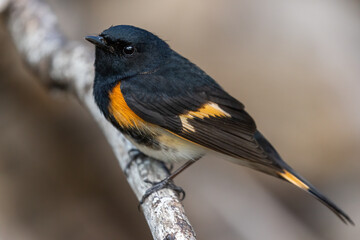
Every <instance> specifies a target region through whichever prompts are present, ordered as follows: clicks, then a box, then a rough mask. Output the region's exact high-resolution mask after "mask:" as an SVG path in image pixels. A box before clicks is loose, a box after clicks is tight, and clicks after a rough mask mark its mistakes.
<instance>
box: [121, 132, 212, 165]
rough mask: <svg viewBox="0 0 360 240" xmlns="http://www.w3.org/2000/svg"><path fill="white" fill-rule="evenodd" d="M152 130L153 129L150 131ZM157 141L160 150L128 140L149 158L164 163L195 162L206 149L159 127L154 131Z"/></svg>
mask: <svg viewBox="0 0 360 240" xmlns="http://www.w3.org/2000/svg"><path fill="white" fill-rule="evenodd" d="M152 130H154V129H152ZM156 133H157V134H158V136H157V141H158V142H159V143H160V149H154V148H151V147H148V146H145V145H140V144H138V143H136V142H135V141H133V140H132V139H131V137H128V139H129V140H130V141H131V142H132V143H133V144H134V145H135V146H136V147H137V148H138V149H139V150H140V151H141V152H143V153H145V154H146V155H148V156H149V157H152V158H155V159H158V160H161V161H164V162H180V163H181V162H186V161H188V160H197V159H199V158H200V157H202V156H203V155H204V154H205V152H206V149H205V148H203V147H201V146H200V145H197V144H195V143H192V142H189V141H186V140H184V139H182V138H181V137H178V136H176V135H174V134H172V133H170V132H168V131H166V130H164V129H162V128H160V127H158V128H157V129H156Z"/></svg>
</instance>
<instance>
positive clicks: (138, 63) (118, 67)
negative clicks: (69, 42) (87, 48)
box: [85, 25, 171, 80]
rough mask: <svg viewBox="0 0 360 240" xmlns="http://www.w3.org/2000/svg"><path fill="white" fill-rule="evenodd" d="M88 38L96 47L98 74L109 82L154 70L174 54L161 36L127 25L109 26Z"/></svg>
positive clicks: (96, 68)
mask: <svg viewBox="0 0 360 240" xmlns="http://www.w3.org/2000/svg"><path fill="white" fill-rule="evenodd" d="M85 39H86V40H88V41H89V42H91V43H93V44H94V45H95V46H96V56H95V70H96V75H98V76H101V77H103V78H104V77H105V78H107V79H113V80H120V79H123V78H126V77H129V76H133V75H136V74H139V73H144V72H150V71H153V70H155V69H156V68H157V67H159V66H160V65H162V64H163V63H165V62H166V60H167V58H168V57H169V56H170V54H171V49H170V48H169V46H168V45H167V44H166V43H165V42H164V41H163V40H161V39H160V38H159V37H157V36H155V35H154V34H152V33H150V32H148V31H146V30H144V29H140V28H137V27H133V26H128V25H119V26H114V27H110V28H109V29H107V30H105V31H103V32H102V33H101V34H99V35H98V36H87V37H86V38H85ZM98 76H97V77H98Z"/></svg>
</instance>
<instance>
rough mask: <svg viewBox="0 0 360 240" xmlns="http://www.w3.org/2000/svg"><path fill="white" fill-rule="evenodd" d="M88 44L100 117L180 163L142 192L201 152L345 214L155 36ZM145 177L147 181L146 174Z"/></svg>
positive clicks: (94, 39)
mask: <svg viewBox="0 0 360 240" xmlns="http://www.w3.org/2000/svg"><path fill="white" fill-rule="evenodd" d="M85 39H86V40H87V41H89V42H90V43H92V44H94V45H95V62H94V67H95V78H94V84H93V95H94V99H95V102H96V104H97V106H98V107H99V109H100V111H101V112H102V114H103V115H104V117H105V118H106V119H107V120H108V121H109V122H111V123H112V125H113V126H114V127H115V128H117V130H119V131H120V132H121V133H122V134H123V135H124V136H125V137H126V138H127V139H128V140H129V141H130V142H131V143H132V144H133V145H134V146H135V147H136V148H137V149H138V150H139V151H140V153H142V154H145V155H147V156H149V157H151V158H153V159H156V160H160V161H162V162H165V163H182V164H183V165H182V166H181V167H179V168H178V169H177V170H175V171H174V172H173V173H171V174H170V175H169V176H168V177H167V178H165V179H164V180H163V181H161V182H158V183H152V184H153V186H152V187H151V188H149V189H148V191H146V193H145V194H144V196H143V198H142V200H141V203H142V202H143V201H145V200H146V198H147V197H148V196H149V195H150V194H152V193H153V192H156V191H158V190H159V189H162V188H165V187H170V188H171V187H172V188H174V189H175V190H178V191H180V192H181V191H182V190H179V188H176V186H175V187H174V185H172V184H171V180H173V178H175V176H177V175H178V174H179V173H181V172H182V171H183V170H184V169H186V168H187V167H189V166H190V165H192V164H193V163H194V162H196V161H197V160H198V159H200V158H201V157H202V156H203V155H205V154H206V153H207V152H217V153H220V154H223V155H225V156H226V158H229V159H231V161H232V162H234V163H237V164H239V165H243V166H246V167H249V168H251V169H254V170H257V171H260V172H263V173H266V174H268V175H271V176H274V177H276V178H280V179H282V180H285V181H286V182H289V183H291V184H293V185H295V186H296V187H298V188H300V189H302V190H303V191H305V192H307V193H309V194H310V195H311V196H313V197H314V198H315V199H317V200H319V201H320V202H321V203H323V204H324V205H325V206H326V207H328V208H329V209H330V210H331V211H332V212H333V213H335V215H336V216H338V217H339V218H340V219H341V220H342V221H343V222H344V223H345V224H348V223H350V224H352V225H354V222H353V221H352V220H351V218H350V217H349V216H348V215H347V214H346V213H345V212H344V211H342V210H341V209H340V208H339V207H337V206H336V205H335V204H334V203H333V202H331V201H330V200H329V199H328V198H327V197H325V196H324V195H323V194H322V193H320V192H319V191H318V190H317V189H316V188H315V187H314V186H312V185H311V184H310V183H309V182H308V181H307V180H305V179H304V178H303V177H301V176H300V175H299V174H298V173H296V172H295V171H294V170H293V169H292V168H291V167H290V166H289V165H288V164H287V163H285V161H284V160H283V159H282V158H281V156H280V155H279V153H278V152H277V151H276V150H275V148H274V147H273V146H272V145H271V144H270V142H269V141H268V140H267V139H266V138H265V137H264V136H263V135H262V133H261V132H260V131H259V130H258V129H257V126H256V124H255V122H254V120H253V118H252V117H251V116H250V115H249V114H248V113H247V112H246V111H245V106H244V105H243V104H242V103H241V102H240V101H238V100H237V99H235V98H234V97H232V96H231V95H230V94H229V93H227V92H226V91H225V90H224V89H223V88H222V87H221V86H220V85H219V84H218V83H217V82H216V81H215V80H214V79H213V78H212V77H210V76H209V75H208V74H207V73H206V72H204V71H203V70H202V69H200V68H199V67H198V66H197V65H195V64H194V63H192V62H191V61H189V60H188V59H186V58H185V57H183V56H181V55H180V54H179V53H177V52H176V51H174V50H172V49H171V48H170V46H169V45H168V44H167V42H165V41H164V40H162V39H161V38H159V37H158V36H157V35H155V34H153V33H151V32H149V31H147V30H145V29H142V28H138V27H135V26H131V25H117V26H111V27H110V28H108V29H106V30H104V31H103V32H102V33H100V34H99V35H95V36H86V37H85ZM148 182H150V181H148Z"/></svg>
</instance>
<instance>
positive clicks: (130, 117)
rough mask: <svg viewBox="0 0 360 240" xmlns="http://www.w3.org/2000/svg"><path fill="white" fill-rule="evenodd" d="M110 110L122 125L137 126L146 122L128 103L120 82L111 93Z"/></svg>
mask: <svg viewBox="0 0 360 240" xmlns="http://www.w3.org/2000/svg"><path fill="white" fill-rule="evenodd" d="M109 99H110V104H109V112H110V113H111V114H112V115H113V117H114V118H115V120H116V121H117V122H118V124H119V125H120V126H121V127H125V128H126V127H136V128H139V125H142V124H143V123H144V120H142V119H141V118H140V117H139V116H138V115H136V114H135V113H134V112H133V111H132V110H131V109H130V108H129V106H128V105H127V104H126V102H125V99H124V96H123V95H122V93H121V89H120V83H118V84H117V85H116V86H115V87H114V88H113V89H112V91H111V92H110V93H109Z"/></svg>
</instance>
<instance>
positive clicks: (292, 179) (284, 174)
mask: <svg viewBox="0 0 360 240" xmlns="http://www.w3.org/2000/svg"><path fill="white" fill-rule="evenodd" d="M278 174H279V175H280V176H282V177H283V178H285V179H286V180H288V181H289V182H290V183H292V184H294V185H295V186H297V187H299V188H301V189H304V190H308V189H309V187H308V186H307V185H306V184H305V183H303V182H302V181H301V180H300V179H298V178H297V177H295V176H294V175H293V174H291V173H290V172H288V171H286V170H284V172H279V173H278Z"/></svg>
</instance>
